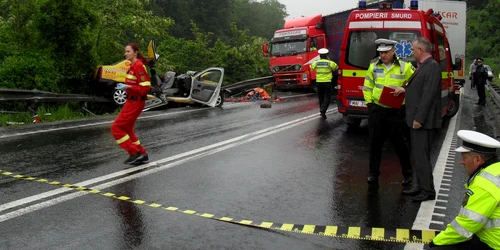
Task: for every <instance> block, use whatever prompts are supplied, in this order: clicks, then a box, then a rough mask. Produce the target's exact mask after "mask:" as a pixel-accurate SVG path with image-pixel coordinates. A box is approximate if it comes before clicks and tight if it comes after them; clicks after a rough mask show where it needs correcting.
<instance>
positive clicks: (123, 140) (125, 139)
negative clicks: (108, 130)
mask: <svg viewBox="0 0 500 250" xmlns="http://www.w3.org/2000/svg"><path fill="white" fill-rule="evenodd" d="M128 139H130V136H129V135H125V136H124V137H122V138H121V139H119V140H116V143H118V144H122V143H124V142H126V141H127V140H128Z"/></svg>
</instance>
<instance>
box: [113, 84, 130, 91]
mask: <svg viewBox="0 0 500 250" xmlns="http://www.w3.org/2000/svg"><path fill="white" fill-rule="evenodd" d="M128 88H130V85H127V84H123V83H118V84H117V85H116V87H115V89H119V90H126V89H128Z"/></svg>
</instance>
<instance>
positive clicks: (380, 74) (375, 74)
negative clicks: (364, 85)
mask: <svg viewBox="0 0 500 250" xmlns="http://www.w3.org/2000/svg"><path fill="white" fill-rule="evenodd" d="M373 75H374V76H375V77H385V74H384V73H373Z"/></svg>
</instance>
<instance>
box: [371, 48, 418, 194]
mask: <svg viewBox="0 0 500 250" xmlns="http://www.w3.org/2000/svg"><path fill="white" fill-rule="evenodd" d="M375 43H376V44H377V51H379V53H380V56H379V57H378V58H376V59H374V60H373V61H372V62H371V63H370V66H369V68H368V70H367V72H366V78H365V82H364V86H363V95H364V99H365V102H366V104H367V106H368V114H369V117H368V123H369V124H368V126H369V134H370V163H369V165H370V171H369V176H368V178H367V181H368V183H369V184H377V183H378V176H379V175H380V171H379V168H380V162H381V160H382V148H383V146H384V142H385V140H386V139H387V138H388V137H389V139H390V141H391V142H392V145H393V146H394V149H395V151H396V153H397V155H398V157H399V162H400V164H401V168H402V172H403V181H402V184H403V186H409V184H410V183H411V182H412V180H413V178H412V174H413V171H412V167H411V163H410V151H409V148H408V145H407V144H406V143H405V141H404V136H405V134H406V133H405V131H404V130H405V129H407V128H406V125H405V124H404V123H403V122H402V117H401V111H400V110H399V109H397V108H392V107H389V106H387V105H384V104H381V103H379V100H380V97H381V95H382V90H383V88H384V87H389V88H396V87H401V86H403V85H404V84H406V82H407V81H408V80H409V79H410V77H411V75H412V74H413V72H414V68H413V66H412V65H411V63H409V62H404V61H402V60H400V59H399V58H398V57H397V56H396V55H395V51H396V49H395V45H396V44H397V42H396V41H393V40H388V39H377V40H376V41H375ZM402 110H404V108H403V109H402ZM400 120H401V121H400Z"/></svg>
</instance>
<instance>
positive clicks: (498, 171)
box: [429, 130, 500, 250]
mask: <svg viewBox="0 0 500 250" xmlns="http://www.w3.org/2000/svg"><path fill="white" fill-rule="evenodd" d="M458 137H460V138H461V139H462V140H463V142H462V146H461V147H459V148H457V149H456V150H455V151H456V152H460V153H461V154H462V161H461V162H460V163H461V164H463V165H464V167H465V170H466V172H467V173H468V174H469V176H470V177H469V180H468V182H467V184H465V188H466V191H465V195H464V200H463V202H462V207H461V209H460V212H459V214H458V216H457V217H455V219H454V220H453V221H452V222H451V223H450V224H448V226H447V227H446V230H444V231H442V232H440V233H439V234H438V235H437V236H436V238H434V239H433V241H432V242H431V243H430V244H429V245H430V246H431V247H432V248H431V249H439V250H445V249H474V250H481V249H500V162H499V161H498V158H497V156H496V150H497V149H498V148H500V142H499V141H497V140H495V139H493V138H491V137H489V136H487V135H485V134H482V133H479V132H476V131H470V130H460V131H458Z"/></svg>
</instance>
